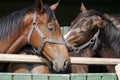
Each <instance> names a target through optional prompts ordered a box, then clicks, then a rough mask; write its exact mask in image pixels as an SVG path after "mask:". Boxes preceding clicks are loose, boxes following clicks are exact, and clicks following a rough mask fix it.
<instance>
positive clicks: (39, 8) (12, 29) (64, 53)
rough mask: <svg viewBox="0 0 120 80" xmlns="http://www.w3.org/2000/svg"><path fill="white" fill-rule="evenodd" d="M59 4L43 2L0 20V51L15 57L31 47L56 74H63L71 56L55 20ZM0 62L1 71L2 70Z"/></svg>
mask: <svg viewBox="0 0 120 80" xmlns="http://www.w3.org/2000/svg"><path fill="white" fill-rule="evenodd" d="M57 5H58V3H56V4H53V5H51V6H48V5H44V4H43V2H42V0H36V2H35V4H34V5H32V6H30V7H27V8H24V9H22V10H19V11H15V12H13V13H11V14H8V15H6V16H3V17H1V18H0V52H1V53H5V54H16V53H17V52H18V51H19V50H20V48H21V47H23V46H25V45H27V44H30V45H31V46H32V47H33V49H34V51H35V53H36V55H38V56H40V55H44V57H45V58H46V59H47V60H49V62H50V63H51V64H52V68H53V70H55V71H56V72H59V71H64V70H65V69H66V68H67V67H68V65H69V63H70V56H69V53H68V49H67V47H66V45H65V40H64V38H63V35H62V33H61V30H60V26H59V23H58V21H57V18H56V17H55V14H54V10H55V9H56V8H57ZM2 65H3V64H2V63H1V66H0V70H2V68H3V67H4V65H3V66H2Z"/></svg>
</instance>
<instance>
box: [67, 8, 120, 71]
mask: <svg viewBox="0 0 120 80" xmlns="http://www.w3.org/2000/svg"><path fill="white" fill-rule="evenodd" d="M94 36H95V37H94ZM65 38H66V39H67V40H68V42H69V43H70V45H72V46H75V47H78V46H81V45H83V44H86V43H87V42H89V41H90V40H91V42H92V43H93V44H92V48H93V50H94V51H95V52H96V54H97V55H99V56H101V57H103V58H119V57H120V55H119V54H120V46H119V45H120V31H119V30H118V29H117V28H116V26H115V25H114V24H113V23H112V22H111V21H110V20H109V19H107V18H106V17H105V16H103V14H102V13H100V12H98V11H95V10H87V9H86V8H85V7H84V8H83V9H82V13H80V14H79V15H78V16H77V17H76V18H75V20H73V22H72V24H71V29H70V31H69V32H68V33H67V34H66V35H65ZM88 46H90V45H87V46H86V47H88ZM86 47H85V48H86ZM81 54H82V53H81ZM106 67H107V69H108V72H115V69H114V66H106ZM100 70H101V69H100Z"/></svg>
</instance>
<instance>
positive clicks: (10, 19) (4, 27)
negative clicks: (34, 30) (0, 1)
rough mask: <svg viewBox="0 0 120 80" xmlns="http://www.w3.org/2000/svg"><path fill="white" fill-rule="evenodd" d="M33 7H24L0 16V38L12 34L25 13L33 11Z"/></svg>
mask: <svg viewBox="0 0 120 80" xmlns="http://www.w3.org/2000/svg"><path fill="white" fill-rule="evenodd" d="M33 10H34V7H33V6H31V7H28V8H24V9H22V10H19V11H15V12H13V13H11V14H8V15H6V16H3V17H1V18H0V40H3V39H4V38H5V37H6V36H7V35H12V34H13V33H14V32H15V31H16V30H18V29H19V28H20V26H21V23H22V21H23V19H24V17H25V15H26V14H27V13H28V12H30V11H33Z"/></svg>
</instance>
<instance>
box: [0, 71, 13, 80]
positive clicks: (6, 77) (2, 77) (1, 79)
mask: <svg viewBox="0 0 120 80" xmlns="http://www.w3.org/2000/svg"><path fill="white" fill-rule="evenodd" d="M0 80H12V75H11V74H5V73H0Z"/></svg>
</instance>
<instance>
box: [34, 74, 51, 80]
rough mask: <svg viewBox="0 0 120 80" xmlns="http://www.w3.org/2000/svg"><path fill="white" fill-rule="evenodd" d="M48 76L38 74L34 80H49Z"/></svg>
mask: <svg viewBox="0 0 120 80" xmlns="http://www.w3.org/2000/svg"><path fill="white" fill-rule="evenodd" d="M48 78H49V77H48V75H47V74H37V75H33V77H32V80H49V79H48Z"/></svg>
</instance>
